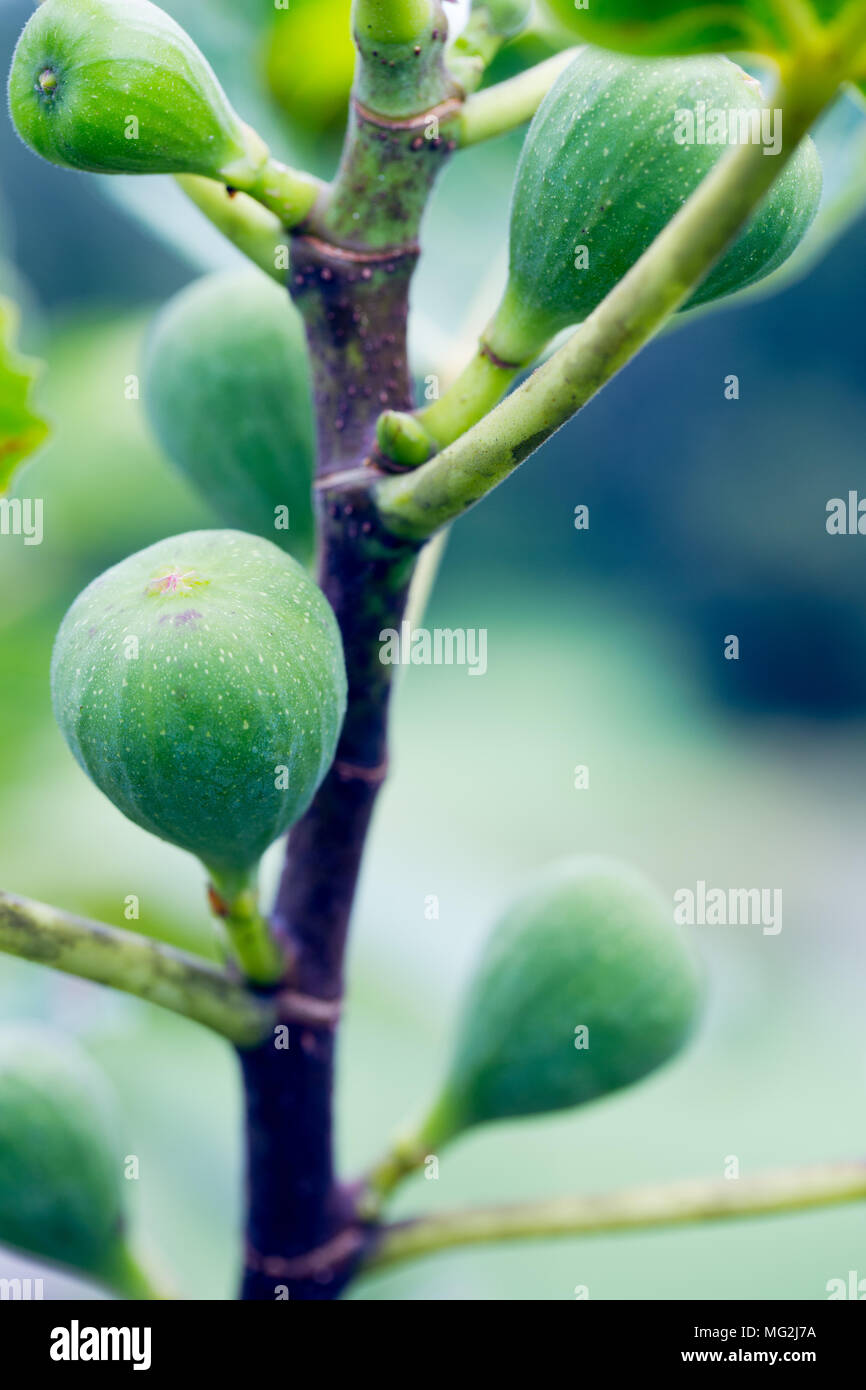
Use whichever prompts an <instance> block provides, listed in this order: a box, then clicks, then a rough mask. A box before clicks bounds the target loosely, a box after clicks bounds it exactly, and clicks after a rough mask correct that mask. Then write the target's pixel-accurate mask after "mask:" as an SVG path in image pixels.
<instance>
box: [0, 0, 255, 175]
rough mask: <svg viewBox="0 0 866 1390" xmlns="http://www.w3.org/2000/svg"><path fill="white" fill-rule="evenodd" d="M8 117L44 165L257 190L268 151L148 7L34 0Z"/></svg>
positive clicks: (137, 1) (121, 1) (201, 64)
mask: <svg viewBox="0 0 866 1390" xmlns="http://www.w3.org/2000/svg"><path fill="white" fill-rule="evenodd" d="M9 109H10V111H11V114H12V119H13V121H14V123H15V127H16V129H17V131H18V134H19V135H20V136H21V139H22V140H24V142H25V143H26V144H27V145H29V146H30V148H31V149H33V150H35V151H36V153H37V154H40V155H42V157H43V159H48V160H50V161H51V162H52V163H53V164H61V165H64V166H65V167H67V168H70V169H89V170H91V171H93V172H94V173H98V174H123V173H129V174H182V173H188V174H200V175H202V176H204V177H205V178H212V179H218V180H220V181H222V182H225V183H230V184H232V185H233V186H234V187H236V188H249V187H252V186H254V185H255V184H256V181H257V179H258V178H259V176H260V173H261V170H262V168H263V166H264V164H265V161H266V159H267V157H268V149H267V147H266V146H265V144H264V143H263V141H261V140H260V139H259V137H258V136H257V135H256V134H255V132H254V131H252V130H250V128H249V127H248V126H247V125H245V124H244V122H243V121H242V120H241V119H240V117H239V116H238V114H237V112H235V111H234V110H233V109H232V106H231V104H230V102H229V100H228V97H227V96H226V94H225V92H224V91H223V89H222V87H221V86H220V84H219V82H218V80H217V78H216V75H215V74H214V72H213V70H212V68H211V66H210V64H209V63H208V62H207V60H206V59H205V57H204V55H203V54H202V53H201V52H200V51H199V49H198V48H197V47H196V45H195V44H194V43H193V41H192V39H191V38H190V37H189V35H188V34H186V33H185V32H184V30H183V29H181V27H180V25H179V24H176V23H175V21H174V20H173V19H172V18H171V16H170V15H168V14H166V13H165V11H164V10H161V9H160V8H159V7H158V6H157V5H152V4H150V3H149V0H44V3H43V4H41V5H40V6H39V8H38V9H37V10H36V11H35V13H34V14H33V15H31V17H30V19H29V20H28V22H27V24H26V26H25V28H24V31H23V33H22V34H21V37H20V39H19V40H18V44H17V47H16V49H15V53H14V56H13V59H12V69H11V72H10V74H9Z"/></svg>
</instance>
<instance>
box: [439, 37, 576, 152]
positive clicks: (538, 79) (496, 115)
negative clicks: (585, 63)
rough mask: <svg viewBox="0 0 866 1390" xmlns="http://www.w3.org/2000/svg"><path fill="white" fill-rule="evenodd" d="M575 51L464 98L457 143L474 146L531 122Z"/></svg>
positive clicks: (559, 55) (564, 51) (554, 57)
mask: <svg viewBox="0 0 866 1390" xmlns="http://www.w3.org/2000/svg"><path fill="white" fill-rule="evenodd" d="M576 52H577V49H576V48H566V49H564V50H563V52H561V53H554V55H553V57H552V58H546V59H545V60H544V62H543V63H536V65H535V66H534V67H531V68H527V69H526V71H525V72H521V73H518V74H517V76H516V77H509V78H508V80H507V81H506V82H498V83H497V84H496V86H495V87H487V88H485V90H484V91H483V92H478V93H476V94H475V95H474V96H470V97H468V98H467V100H466V101H465V103H464V105H463V110H462V112H461V114H460V122H459V125H458V136H457V139H458V143H459V144H460V145H461V146H464V145H477V144H479V143H480V141H482V140H492V139H493V137H494V136H496V135H504V134H506V132H507V131H509V130H515V129H516V128H517V127H518V126H521V125H523V124H524V123H525V122H526V121H529V120H531V119H532V117H533V116H534V115H535V113H536V111H537V110H538V108H539V106H540V105H541V103H542V101H543V100H544V98H545V97H546V96H547V93H548V92H549V91H550V89H551V87H552V86H553V84H554V82H555V81H556V79H557V78H558V77H559V74H560V73H561V72H564V71H565V69H566V68H567V67H568V65H569V63H570V62H571V61H572V59H573V58H574V55H575V53H576Z"/></svg>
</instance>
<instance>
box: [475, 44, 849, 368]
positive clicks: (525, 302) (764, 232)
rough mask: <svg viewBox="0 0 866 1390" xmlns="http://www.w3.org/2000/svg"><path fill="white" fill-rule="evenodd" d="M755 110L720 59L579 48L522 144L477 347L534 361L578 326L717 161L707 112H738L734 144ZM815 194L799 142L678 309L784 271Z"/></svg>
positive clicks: (809, 159) (741, 79) (744, 83)
mask: <svg viewBox="0 0 866 1390" xmlns="http://www.w3.org/2000/svg"><path fill="white" fill-rule="evenodd" d="M762 104H763V103H762V97H761V90H760V86H759V84H758V83H757V82H756V81H755V80H754V79H753V78H751V77H749V76H748V74H747V73H745V72H744V71H743V70H742V68H739V67H738V66H737V65H736V64H735V63H732V62H730V61H729V60H728V59H727V58H719V57H698V58H683V59H676V58H673V59H658V60H655V61H647V60H641V59H635V58H627V57H621V56H619V55H617V54H614V53H607V52H603V51H600V50H597V49H591V48H584V49H581V51H580V52H579V53H578V54H577V56H576V57H575V59H574V61H573V62H572V63H571V64H570V65H569V66H568V68H566V70H565V72H564V73H562V75H561V76H560V77H559V79H558V81H557V82H556V83H555V84H554V86H553V88H552V89H551V91H550V92H549V93H548V95H547V97H546V98H545V100H544V102H543V103H542V105H541V106H540V108H539V110H538V112H537V114H536V116H535V119H534V121H533V122H532V125H531V127H530V129H529V132H528V134H527V137H526V141H525V143H524V147H523V151H522V154H521V157H520V162H519V165H518V169H517V175H516V178H515V184H514V193H513V197H512V205H511V230H510V264H509V280H508V285H507V288H506V291H505V295H504V297H503V300H502V303H501V305H500V307H499V309H498V310H497V313H496V315H495V317H494V319H493V322H492V323H491V325H490V327H489V328H488V330H487V332H486V334H485V340H486V343H487V346H488V348H489V350H490V351H491V352H492V353H493V354H495V356H496V357H497V358H499V359H502V360H503V361H505V362H509V363H515V364H521V363H526V362H530V361H531V360H532V359H533V358H535V357H536V356H537V355H538V353H539V352H540V351H541V350H542V348H543V347H544V346H545V344H546V343H547V342H549V340H550V339H551V338H552V337H553V336H554V335H555V334H556V333H557V332H559V331H560V330H561V329H563V328H567V327H569V326H570V325H572V324H575V323H579V322H580V321H581V320H583V319H584V318H586V316H587V315H588V314H589V313H591V311H592V310H593V309H594V308H595V307H596V305H597V304H598V303H599V301H600V300H601V299H603V298H604V296H605V295H606V294H607V293H608V292H609V291H610V290H611V289H613V287H614V285H616V284H617V282H618V281H619V280H621V279H622V277H623V276H624V275H625V273H626V272H627V271H628V270H629V269H630V267H631V266H632V265H633V264H634V263H635V261H637V260H638V259H639V257H640V256H641V255H642V254H643V252H644V251H645V250H646V249H647V247H648V246H649V245H650V243H651V242H652V241H653V240H654V239H655V237H656V236H657V235H658V233H659V232H661V231H662V229H663V228H664V227H665V226H666V224H667V223H668V222H669V221H670V220H671V218H672V217H673V216H674V214H675V213H676V212H677V211H678V209H679V208H680V206H681V205H682V204H683V202H685V200H686V198H687V197H688V196H689V194H690V193H692V192H693V191H694V189H695V188H696V187H697V185H698V184H699V183H700V182H701V180H702V179H703V178H704V176H705V175H706V174H707V173H708V172H709V170H710V169H711V168H712V167H713V166H714V165H715V163H716V162H717V161H718V160H719V159H721V158H722V157H723V156H724V154H725V153H726V152H727V149H728V146H727V145H724V144H719V143H706V142H704V143H702V142H701V141H700V139H699V138H698V136H700V135H704V136H705V137H706V136H707V135H708V134H710V133H711V134H712V135H713V136H719V135H720V134H721V133H722V128H721V123H720V122H719V121H718V119H717V118H716V117H715V115H714V113H718V112H721V113H723V115H724V116H725V119H726V120H727V119H728V115H727V113H731V112H733V113H735V115H736V119H737V121H738V125H737V127H736V130H737V131H739V129H740V126H739V117H740V114H741V113H744V124H745V123H747V122H748V121H750V120H751V119H752V117H749V116H748V113H749V112H751V111H755V112H757V111H758V110H759V108H760V107H761V106H762ZM689 115H691V117H692V118H693V123H692V124H691V126H690V122H689ZM757 128H758V130H760V124H758V127H757ZM726 129H728V130H729V127H726ZM749 129H751V127H749ZM767 134H768V136H769V137H770V138H772V136H773V132H772V131H770V130H768V132H767ZM690 135H692V136H693V137H694V143H688V139H689V136H690ZM680 141H684V143H680ZM766 157H767V158H768V159H771V158H774V157H775V156H774V155H772V154H769V153H768V154H767V156H766ZM821 181H822V179H821V163H820V159H819V157H818V153H817V151H816V149H815V146H814V144H813V143H812V141H811V140H810V139H809V138H808V137H807V138H806V139H805V140H804V141H803V142H802V143H801V145H800V146H799V148H798V149H797V150H796V152H795V153H794V155H793V156H792V157H791V159H790V160H789V161H788V163H787V164H786V165H785V167H784V168H783V169H782V171H781V173H780V175H779V177H778V179H777V180H776V182H775V183H774V185H773V187H772V188H771V190H770V192H769V194H768V195H767V197H766V199H765V200H764V202H763V203H762V205H761V206H760V207H759V208H758V210H757V212H756V213H755V215H754V217H753V218H752V219H751V221H750V222H749V223H748V224H747V226H746V227H745V228H744V230H743V231H742V232H741V234H740V236H739V237H738V238H737V240H736V241H735V242H734V243H733V244H732V245H731V246H730V247H729V248H728V250H727V252H726V253H725V254H724V255H723V257H722V258H721V259H720V261H719V262H718V263H717V265H716V266H715V267H714V269H713V270H711V271H710V273H709V275H708V276H707V278H706V279H705V280H704V281H703V282H702V284H701V285H699V286H698V288H697V290H696V291H695V292H694V294H693V295H692V296H691V298H690V299H689V300H688V301H687V302H686V304H685V305H684V307H685V308H689V307H692V306H694V305H696V304H704V303H707V302H708V301H709V300H713V299H718V298H719V297H720V296H722V295H728V294H732V293H734V292H735V291H736V290H739V289H743V288H744V287H745V286H747V285H751V284H753V283H754V282H755V281H756V280H760V279H762V278H763V277H764V276H765V275H769V274H770V273H771V271H773V270H775V269H776V268H777V267H778V266H780V265H781V264H782V263H783V261H785V260H787V258H788V256H790V255H791V253H792V252H793V251H794V249H795V248H796V246H797V245H798V243H799V241H800V240H801V238H802V237H803V235H804V234H805V232H806V230H807V229H808V227H809V225H810V223H811V221H812V219H813V217H814V215H815V212H816V210H817V207H818V201H819V198H820V194H821Z"/></svg>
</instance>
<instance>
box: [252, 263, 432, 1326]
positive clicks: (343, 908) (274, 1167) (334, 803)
mask: <svg viewBox="0 0 866 1390" xmlns="http://www.w3.org/2000/svg"><path fill="white" fill-rule="evenodd" d="M414 263H415V252H414V249H413V250H412V251H410V252H404V253H402V254H398V253H395V254H391V255H387V256H382V255H379V254H374V255H372V256H371V255H365V254H363V253H353V252H346V251H339V250H336V249H334V248H330V247H328V246H327V245H324V244H323V243H321V242H319V241H317V240H315V239H313V238H308V237H300V238H298V239H297V240H296V242H295V246H294V251H293V263H292V271H291V284H292V292H293V296H294V298H295V300H296V302H297V304H298V307H299V308H300V310H301V312H302V314H303V315H304V319H305V322H306V326H307V333H308V339H309V343H310V350H311V356H312V361H313V372H314V393H315V401H316V412H317V418H318V425H319V435H318V437H319V466H318V474H319V477H318V480H317V486H316V496H317V509H318V521H319V539H320V559H319V583H320V585H321V587H322V589H323V591H324V593H325V594H326V595H327V597H328V599H329V601H330V603H331V606H332V607H333V609H334V612H335V613H336V615H337V621H338V623H339V625H340V630H341V634H342V638H343V646H344V651H345V657H346V669H347V675H348V684H349V692H348V709H347V715H346V720H345V724H344V727H343V731H342V734H341V738H340V743H339V746H338V749H337V755H336V759H335V761H334V764H333V767H332V768H331V771H330V772H329V774H328V776H327V777H326V779H325V781H324V782H323V784H322V786H321V788H320V790H319V792H318V794H317V796H316V798H315V800H314V802H313V804H312V806H311V807H310V809H309V811H308V812H307V814H306V816H304V818H303V819H302V820H301V821H300V822H299V823H298V825H297V826H296V827H295V828H294V830H293V831H292V834H291V836H290V839H289V845H288V850H287V855H286V862H285V868H284V871H283V876H282V880H281V883H280V887H279V892H278V895H277V901H276V906H275V909H274V914H273V924H274V927H275V930H276V932H277V934H278V936H279V937H280V939H281V940H282V941H283V942H284V944H285V948H286V958H287V962H288V965H287V974H286V979H285V982H284V987H285V988H289V989H291V991H292V992H293V995H294V996H295V997H296V996H297V995H301V996H302V997H303V998H304V999H306V1000H314V1001H328V1002H329V1003H331V1004H332V1005H337V1006H338V1004H339V1000H340V998H341V996H342V992H343V957H344V952H345V943H346V934H347V931H348V926H349V918H350V914H351V911H352V904H353V900H354V896H355V887H356V883H357V879H358V872H359V868H360V863H361V856H362V854H363V849H364V843H365V840H366V835H367V830H368V827H369V824H370V818H371V815H372V811H373V805H374V802H375V799H376V794H377V792H378V790H379V787H380V785H381V783H382V781H383V779H384V776H385V770H386V765H387V745H386V729H387V713H388V697H389V686H390V682H389V671H390V668H389V667H388V666H386V665H383V664H382V662H381V661H380V660H379V651H380V639H379V634H380V632H381V630H382V629H383V628H385V627H399V623H400V620H401V618H402V615H403V611H404V608H405V603H406V596H407V591H408V586H409V581H410V578H411V574H412V569H413V567H414V562H415V558H416V554H417V549H416V548H415V547H413V546H409V545H406V544H405V543H404V542H400V541H397V540H395V539H394V538H393V537H392V536H390V535H389V534H388V533H387V532H385V531H384V530H383V529H382V527H381V525H380V523H379V522H378V519H377V516H376V513H375V511H374V509H373V507H372V505H371V502H370V489H371V487H372V485H373V484H374V483H375V482H376V481H377V480H378V478H379V477H380V476H381V475H380V473H379V472H378V470H377V469H376V468H375V467H372V466H370V465H369V464H367V465H365V464H364V462H363V461H364V460H365V459H366V458H367V457H368V455H369V453H370V450H371V448H372V444H373V438H374V430H375V421H376V418H377V416H378V414H379V412H380V411H381V410H382V409H383V405H384V404H385V401H387V404H388V405H389V406H390V405H393V406H394V407H395V408H397V409H401V408H410V407H411V403H412V402H411V387H410V381H409V373H408V368H407V365H406V339H405V328H406V315H407V306H408V287H409V278H410V276H411V272H412V268H413V266H414ZM336 1011H337V1010H336V1009H335V1010H334V1012H336ZM286 1028H287V1041H288V1046H287V1047H286V1046H283V1047H276V1046H275V1045H274V1042H273V1041H268V1042H266V1043H265V1044H263V1045H262V1046H260V1047H258V1048H256V1049H254V1050H251V1051H247V1052H243V1053H241V1066H242V1070H243V1077H244V1086H245V1094H246V1112H247V1186H248V1223H247V1239H246V1258H245V1268H244V1278H243V1286H242V1295H241V1296H242V1297H243V1298H244V1299H258V1300H264V1299H268V1300H273V1299H277V1298H285V1297H289V1298H293V1299H301V1300H307V1301H309V1300H323V1299H333V1298H335V1297H336V1296H337V1295H338V1294H339V1292H340V1290H341V1289H342V1288H343V1287H344V1286H345V1283H346V1282H347V1280H348V1279H349V1278H350V1277H351V1274H352V1272H353V1269H354V1266H355V1264H356V1262H357V1259H358V1258H359V1256H360V1254H361V1253H362V1251H363V1249H364V1247H365V1245H366V1243H367V1239H368V1232H366V1231H365V1230H364V1228H363V1227H362V1226H361V1224H360V1223H359V1222H358V1220H357V1219H356V1216H355V1213H354V1208H353V1203H352V1198H351V1194H350V1193H349V1192H348V1191H347V1190H346V1189H343V1188H341V1187H340V1186H339V1184H338V1182H337V1180H336V1177H335V1173H334V1159H333V1135H332V1093H333V1077H334V1053H335V1041H336V1040H335V1024H334V1023H333V1022H331V1021H330V1020H329V1021H325V1022H323V1023H322V1024H317V1023H316V1022H315V1020H314V1021H312V1022H311V1021H309V1019H307V1020H306V1021H303V1022H298V1021H297V1007H296V1005H295V1006H294V1007H293V1008H292V1009H290V1010H289V1011H288V1016H287V1018H286Z"/></svg>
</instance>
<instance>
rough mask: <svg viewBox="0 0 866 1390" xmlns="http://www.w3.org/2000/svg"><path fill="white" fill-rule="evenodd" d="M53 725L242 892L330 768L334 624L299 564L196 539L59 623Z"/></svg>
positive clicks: (228, 542) (188, 538) (154, 824)
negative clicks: (264, 855)
mask: <svg viewBox="0 0 866 1390" xmlns="http://www.w3.org/2000/svg"><path fill="white" fill-rule="evenodd" d="M52 693H53V700H54V713H55V717H56V719H57V722H58V724H59V726H60V730H61V732H62V734H63V736H64V738H65V739H66V742H67V743H68V744H69V747H70V748H71V750H72V752H73V753H74V755H75V757H76V758H77V760H78V762H79V763H80V764H81V766H82V767H83V768H84V770H85V772H87V773H88V775H89V776H90V777H91V778H92V779H93V781H94V782H95V783H96V785H97V786H98V787H99V788H100V790H101V791H103V792H104V793H105V795H106V796H108V797H109V798H110V799H111V800H112V801H113V802H114V804H115V806H117V807H118V808H119V809H120V810H121V811H123V813H124V815H126V816H128V817H129V819H130V820H132V821H135V823H136V824H137V825H141V826H143V827H144V829H145V830H150V831H152V832H153V834H155V835H159V836H161V837H162V838H163V839H164V840H168V841H169V842H170V843H171V844H174V845H179V846H180V847H181V848H182V849H186V850H189V851H190V852H191V853H193V854H195V855H198V857H199V858H200V859H201V860H202V862H203V863H204V864H205V865H206V866H207V868H208V869H209V870H210V871H211V874H212V876H213V877H214V878H215V880H216V881H217V882H218V883H219V885H220V886H221V888H222V889H224V890H225V889H227V888H229V887H230V886H231V885H232V884H234V886H235V887H238V886H239V885H240V884H241V883H243V881H244V880H245V878H248V877H249V875H250V874H251V873H252V872H253V870H254V868H255V866H256V864H257V863H258V860H259V859H260V858H261V855H262V854H263V853H264V851H265V850H266V849H267V847H268V845H270V844H271V843H272V841H274V840H276V839H277V838H278V837H279V836H280V835H282V834H283V832H284V831H285V830H287V829H288V828H289V826H290V825H292V824H293V823H294V821H296V820H297V819H298V817H299V816H300V815H302V814H303V812H304V811H305V810H306V808H307V806H308V805H309V803H310V801H311V800H312V797H313V794H314V793H315V791H316V788H317V787H318V785H319V783H320V782H321V780H322V778H323V777H324V775H325V773H326V772H327V770H328V768H329V766H330V764H331V762H332V760H333V756H334V750H335V748H336V744H337V736H338V734H339V731H340V725H341V723H342V719H343V714H344V712H345V704H346V675H345V669H344V665H343V654H342V646H341V642H340V636H339V632H338V629H337V624H336V621H335V619H334V615H333V613H332V611H331V608H330V606H329V604H328V603H327V601H326V599H325V597H324V595H323V594H322V593H321V591H320V590H319V589H318V588H317V587H316V585H315V584H314V583H313V582H312V580H311V579H310V578H309V576H308V575H307V573H306V571H305V570H303V569H302V568H301V566H300V565H299V564H297V562H296V561H295V560H293V559H292V558H291V556H289V555H286V554H285V552H284V551H282V550H279V549H278V548H277V547H276V546H275V545H272V544H271V543H270V542H269V541H265V540H261V539H259V538H258V537H255V536H249V535H245V534H244V533H243V532H240V531H194V532H191V533H189V534H188V535H184V536H174V537H172V538H171V539H169V540H164V541H159V542H158V543H157V544H156V545H152V546H149V547H148V548H147V549H146V550H141V551H139V552H138V554H136V555H131V556H130V557H129V559H127V560H123V561H122V562H121V563H120V564H119V565H115V566H114V568H113V569H110V570H108V571H106V573H105V574H103V575H101V576H100V578H98V579H95V580H94V581H93V583H92V584H90V585H89V586H88V588H86V589H85V590H84V592H83V593H82V594H80V595H79V597H78V598H77V599H76V600H75V602H74V603H73V605H72V607H71V608H70V610H69V612H68V613H67V615H66V617H65V618H64V620H63V623H62V624H61V627H60V631H59V633H58V635H57V641H56V643H55V647H54V657H53V661H52Z"/></svg>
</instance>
